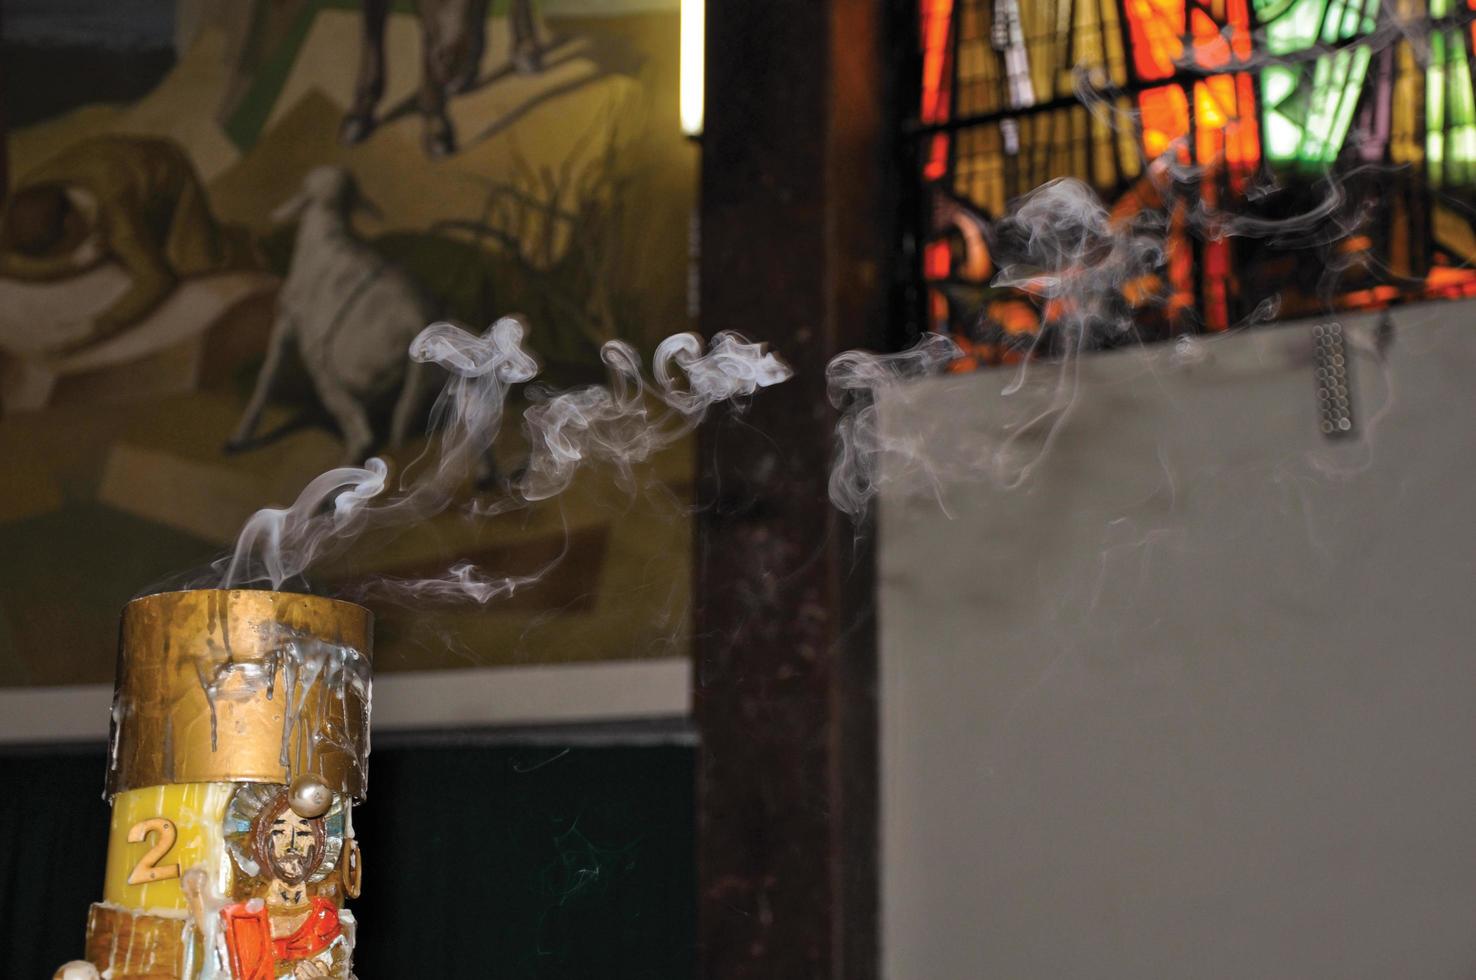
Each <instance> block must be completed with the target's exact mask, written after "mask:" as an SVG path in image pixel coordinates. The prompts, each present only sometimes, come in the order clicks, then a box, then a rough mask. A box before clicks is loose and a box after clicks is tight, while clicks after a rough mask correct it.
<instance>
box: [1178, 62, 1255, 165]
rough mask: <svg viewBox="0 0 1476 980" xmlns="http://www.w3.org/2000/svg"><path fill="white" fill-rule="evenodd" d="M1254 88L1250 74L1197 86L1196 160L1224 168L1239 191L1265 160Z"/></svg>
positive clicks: (1212, 79)
mask: <svg viewBox="0 0 1476 980" xmlns="http://www.w3.org/2000/svg"><path fill="white" fill-rule="evenodd" d="M1254 85H1255V83H1254V82H1253V81H1252V79H1251V76H1250V75H1249V74H1248V73H1241V74H1238V75H1214V76H1212V77H1210V78H1206V79H1204V80H1203V81H1199V82H1195V83H1194V134H1195V147H1194V151H1195V160H1196V161H1197V162H1198V163H1199V164H1200V165H1201V166H1205V167H1221V166H1223V167H1224V169H1225V171H1226V173H1227V175H1228V177H1229V179H1230V186H1231V187H1232V188H1233V189H1234V190H1236V191H1239V190H1241V189H1242V187H1243V186H1244V184H1245V180H1246V178H1247V177H1248V176H1249V175H1250V173H1251V171H1252V170H1254V169H1255V167H1256V164H1258V163H1259V162H1260V160H1261V136H1260V129H1259V127H1258V124H1257V123H1256V102H1255V87H1254Z"/></svg>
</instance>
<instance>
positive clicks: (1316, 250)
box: [830, 15, 1458, 518]
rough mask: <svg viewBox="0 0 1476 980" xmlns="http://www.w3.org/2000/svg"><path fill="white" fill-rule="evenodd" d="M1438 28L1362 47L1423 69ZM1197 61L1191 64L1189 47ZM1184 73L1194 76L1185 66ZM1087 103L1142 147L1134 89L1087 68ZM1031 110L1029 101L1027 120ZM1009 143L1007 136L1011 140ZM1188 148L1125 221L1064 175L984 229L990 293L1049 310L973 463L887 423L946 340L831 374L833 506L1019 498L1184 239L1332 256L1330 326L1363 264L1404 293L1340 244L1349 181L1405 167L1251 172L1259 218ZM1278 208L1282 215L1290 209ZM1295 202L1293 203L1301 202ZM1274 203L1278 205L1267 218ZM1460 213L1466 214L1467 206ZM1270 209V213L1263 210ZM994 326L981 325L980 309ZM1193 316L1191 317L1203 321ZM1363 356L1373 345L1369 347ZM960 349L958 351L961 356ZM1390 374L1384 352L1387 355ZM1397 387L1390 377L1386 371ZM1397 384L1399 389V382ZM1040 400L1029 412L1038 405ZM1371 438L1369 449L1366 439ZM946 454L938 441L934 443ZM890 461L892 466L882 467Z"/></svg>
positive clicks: (952, 448) (1383, 271) (1388, 36)
mask: <svg viewBox="0 0 1476 980" xmlns="http://www.w3.org/2000/svg"><path fill="white" fill-rule="evenodd" d="M1429 32H1430V24H1429V22H1428V21H1427V20H1426V19H1424V18H1422V17H1415V18H1408V17H1406V18H1402V19H1401V18H1400V17H1398V16H1392V15H1390V16H1385V17H1381V18H1380V20H1379V22H1378V24H1377V26H1376V27H1375V28H1374V29H1373V30H1371V31H1369V32H1366V33H1363V34H1360V35H1359V36H1358V43H1359V45H1360V46H1365V47H1368V48H1370V49H1372V50H1374V51H1379V50H1382V49H1384V48H1388V47H1390V46H1392V45H1394V44H1396V43H1399V42H1408V43H1409V44H1410V46H1411V51H1412V52H1413V54H1414V56H1415V58H1416V59H1417V60H1418V61H1419V62H1420V63H1426V62H1427V60H1428V58H1429V53H1430V45H1429ZM1254 49H1255V50H1256V51H1257V52H1258V53H1257V54H1256V55H1255V56H1254V58H1253V59H1251V60H1249V61H1245V62H1244V63H1243V64H1241V65H1239V66H1238V67H1237V69H1236V70H1237V71H1239V70H1248V69H1253V68H1262V67H1265V66H1267V65H1269V64H1273V63H1275V64H1299V65H1303V66H1310V65H1311V64H1312V63H1314V62H1315V61H1316V59H1318V58H1322V57H1329V56H1334V55H1337V54H1338V53H1339V50H1340V49H1339V47H1338V46H1337V45H1330V44H1320V43H1319V44H1316V45H1312V46H1311V47H1309V48H1307V49H1306V50H1304V51H1301V52H1299V53H1298V54H1297V55H1296V56H1295V57H1291V58H1287V57H1277V56H1272V55H1270V54H1267V52H1268V50H1270V49H1269V48H1268V46H1267V45H1266V44H1265V43H1264V38H1262V39H1260V41H1259V42H1258V43H1257V44H1256V45H1255V48H1254ZM1185 58H1186V59H1188V58H1191V55H1190V53H1189V52H1188V50H1187V46H1186V53H1185ZM1182 66H1183V67H1184V68H1186V69H1188V70H1195V69H1196V67H1197V66H1196V65H1194V64H1193V63H1192V62H1191V61H1188V60H1186V61H1184V62H1183V63H1182ZM1073 81H1074V89H1075V94H1076V97H1077V99H1078V100H1079V101H1080V102H1081V104H1082V105H1083V106H1084V107H1085V108H1086V109H1087V110H1088V112H1090V113H1091V114H1092V115H1093V116H1094V117H1095V118H1096V119H1098V120H1100V121H1103V122H1105V123H1106V124H1107V125H1108V126H1109V127H1110V128H1111V129H1112V130H1114V131H1116V132H1123V133H1125V134H1126V135H1129V136H1130V138H1131V141H1132V143H1133V144H1135V145H1136V144H1137V143H1138V142H1139V139H1140V135H1139V134H1140V120H1139V118H1138V114H1137V112H1135V111H1132V110H1129V109H1125V108H1124V107H1123V100H1122V98H1121V96H1122V93H1120V92H1118V91H1117V90H1116V89H1114V88H1113V87H1112V86H1111V85H1110V84H1108V83H1106V81H1105V79H1104V78H1103V77H1102V75H1101V72H1100V71H1094V70H1088V69H1085V68H1082V67H1080V66H1078V68H1077V69H1076V70H1075V72H1074V79H1073ZM1030 104H1031V103H1030V102H1028V101H1027V102H1020V103H1017V107H1019V108H1021V109H1022V111H1023V110H1026V109H1028V107H1029V105H1030ZM1007 142H1008V140H1007ZM1187 149H1188V147H1186V146H1184V145H1183V142H1182V141H1179V142H1176V143H1174V144H1172V145H1170V146H1169V147H1167V149H1166V150H1165V151H1164V152H1163V153H1162V154H1161V155H1160V156H1158V157H1157V158H1154V159H1146V158H1145V159H1143V160H1142V161H1141V163H1142V172H1143V177H1142V179H1141V180H1140V181H1139V183H1138V185H1137V186H1136V187H1135V188H1133V189H1132V191H1131V192H1130V194H1132V195H1133V196H1134V197H1136V199H1137V204H1138V205H1139V206H1138V207H1137V208H1136V209H1135V210H1133V211H1132V212H1131V213H1128V212H1126V211H1124V212H1123V213H1121V214H1118V213H1114V211H1112V210H1109V208H1108V207H1107V206H1106V205H1105V204H1104V203H1103V202H1102V201H1101V199H1100V198H1099V197H1098V196H1097V194H1096V193H1095V192H1094V191H1093V190H1092V189H1091V188H1090V187H1089V186H1088V185H1086V184H1085V183H1083V182H1081V181H1079V180H1076V179H1073V178H1063V179H1057V180H1053V181H1050V182H1048V183H1046V184H1043V185H1041V186H1040V187H1037V188H1035V189H1034V190H1032V191H1030V192H1028V193H1026V194H1024V195H1023V196H1021V197H1020V198H1018V199H1017V200H1015V201H1013V202H1011V204H1010V206H1009V209H1008V213H1006V214H1005V215H1003V216H1001V217H1000V218H999V219H998V220H995V221H988V220H986V219H983V218H982V217H981V218H980V224H981V225H982V226H984V227H983V233H982V234H981V235H980V236H977V237H978V238H979V240H980V241H981V242H984V243H985V245H984V246H983V247H986V248H987V249H988V250H989V252H990V253H992V254H990V255H989V256H987V261H984V262H977V261H975V262H974V263H973V264H975V265H980V266H982V267H986V268H987V267H988V266H989V265H991V264H992V265H993V267H994V268H995V269H996V270H997V271H996V273H995V274H994V276H993V278H992V280H991V281H990V282H989V286H990V287H992V290H991V294H993V292H992V291H994V290H1000V289H1010V290H1013V291H1015V293H1016V295H1023V296H1028V297H1029V298H1030V302H1031V303H1032V305H1033V306H1034V307H1035V309H1036V310H1037V311H1038V313H1039V314H1040V329H1039V330H1038V331H1037V332H1035V333H1034V334H1033V335H1032V336H1029V337H1026V338H1021V337H1018V336H1012V337H1010V338H1009V341H1010V342H1011V343H1012V344H1013V345H1014V346H1013V347H1012V348H1011V349H1012V350H1013V351H1014V352H1015V353H1016V354H1018V355H1019V356H1018V358H1017V359H1016V360H1017V366H1016V367H1015V369H1014V371H1013V372H1012V373H1011V374H1009V375H1007V376H1006V377H1005V380H1004V381H1003V382H1002V392H1003V394H1005V395H1006V396H1010V397H1013V398H1017V399H1019V400H1020V401H1021V404H1020V405H1019V407H1020V410H1021V411H1020V413H1019V414H1018V415H1016V416H1013V417H1011V418H1010V419H1009V420H1008V421H1005V422H1002V423H1001V424H1000V426H999V427H998V431H997V432H996V438H994V439H993V440H991V441H990V445H987V446H978V447H975V449H976V451H975V452H974V453H973V454H972V455H971V456H966V457H964V458H960V456H959V454H958V446H957V444H956V441H955V440H953V439H952V438H948V437H947V434H941V433H940V434H935V435H940V436H941V438H939V439H937V440H934V439H931V438H930V436H929V434H928V433H924V432H905V433H904V432H894V431H888V430H887V428H886V426H885V425H884V424H883V420H882V419H880V418H879V414H878V409H877V400H878V396H880V395H881V394H882V392H883V391H892V392H894V393H895V392H897V391H899V390H902V389H904V388H905V385H906V384H907V383H908V382H911V381H913V380H916V379H917V378H920V377H923V376H927V375H931V374H938V373H941V372H942V371H944V370H946V369H947V367H948V365H949V363H950V361H951V360H952V357H951V356H950V352H949V349H948V346H947V342H946V341H944V340H943V339H942V338H940V337H938V336H936V335H926V336H924V337H923V338H922V339H921V340H920V341H919V342H918V343H917V344H916V345H915V346H914V347H913V348H912V349H911V350H909V351H905V352H903V353H901V354H887V355H877V354H870V353H866V352H856V351H848V352H846V353H844V354H841V355H840V356H838V357H837V358H835V360H834V361H833V362H832V364H831V368H830V378H831V392H832V401H834V402H835V403H836V405H837V407H838V408H841V410H842V417H841V420H840V422H839V424H838V426H837V434H836V435H837V447H836V451H835V456H834V459H835V465H834V469H833V471H832V475H831V481H830V496H831V500H832V502H833V503H834V504H835V506H836V507H837V508H839V509H840V510H842V511H844V512H845V513H847V514H849V515H851V516H852V517H853V518H860V517H861V516H863V515H864V514H865V513H866V511H867V509H868V507H869V505H870V501H871V500H872V499H873V498H874V497H875V495H876V493H877V492H878V490H879V488H880V481H881V479H882V474H883V472H884V470H885V472H888V473H891V474H894V475H895V476H896V477H897V478H898V479H901V480H904V481H906V482H908V483H912V484H915V485H921V486H923V487H931V488H933V489H934V490H935V491H936V488H937V485H938V482H939V479H940V478H941V477H942V476H944V475H947V476H949V477H950V478H952V479H962V480H964V481H966V482H967V481H969V480H987V481H990V482H994V483H997V484H999V485H1001V486H1004V487H1016V486H1020V485H1021V484H1023V483H1024V482H1026V481H1027V480H1028V479H1029V478H1030V476H1031V474H1032V473H1033V472H1034V471H1035V469H1036V467H1037V466H1038V465H1039V463H1040V462H1041V460H1043V459H1044V458H1045V457H1046V456H1047V455H1048V454H1049V453H1050V451H1051V449H1052V447H1053V446H1054V444H1055V442H1056V440H1057V437H1058V436H1059V434H1060V432H1061V430H1062V427H1063V426H1064V424H1065V423H1066V422H1067V421H1068V420H1069V418H1070V416H1071V413H1072V409H1073V407H1074V406H1075V404H1076V401H1077V386H1078V382H1079V377H1078V360H1079V358H1080V357H1081V355H1083V354H1084V353H1086V352H1088V351H1091V350H1095V349H1101V348H1107V347H1117V346H1122V345H1125V344H1130V343H1138V342H1141V339H1142V338H1141V337H1140V336H1139V334H1138V322H1139V317H1140V315H1141V314H1142V313H1144V312H1147V311H1148V310H1150V309H1151V308H1152V307H1154V306H1155V305H1162V300H1163V299H1164V296H1163V293H1162V291H1161V289H1160V292H1159V294H1158V295H1157V296H1150V297H1147V298H1146V299H1145V297H1144V296H1143V292H1144V290H1143V288H1142V287H1143V285H1144V284H1149V285H1150V286H1151V284H1154V283H1157V284H1159V286H1160V287H1161V286H1162V283H1163V273H1164V271H1165V266H1166V263H1167V261H1168V259H1169V253H1168V248H1167V242H1168V239H1169V235H1170V234H1171V233H1173V232H1175V231H1176V230H1177V231H1181V232H1182V233H1183V234H1184V235H1185V236H1192V237H1195V238H1197V239H1199V240H1201V241H1206V242H1215V241H1221V240H1224V239H1229V238H1252V239H1258V240H1261V241H1263V242H1265V243H1266V244H1267V245H1269V246H1271V247H1273V248H1276V249H1281V250H1287V251H1291V250H1305V251H1306V252H1308V253H1310V254H1314V255H1316V256H1317V257H1318V259H1319V261H1318V263H1317V264H1316V265H1317V271H1316V273H1315V282H1314V283H1312V284H1311V286H1312V289H1311V290H1310V291H1311V292H1312V293H1313V295H1315V296H1316V297H1317V298H1318V300H1319V301H1320V304H1321V308H1322V309H1323V310H1324V311H1325V313H1327V314H1328V315H1329V316H1331V315H1333V312H1334V310H1335V308H1336V306H1335V296H1336V293H1337V292H1338V288H1339V284H1340V283H1341V282H1342V281H1343V280H1344V279H1345V277H1346V274H1347V273H1348V272H1350V271H1351V270H1354V269H1355V268H1356V267H1362V268H1368V269H1372V270H1373V271H1375V272H1376V273H1378V274H1379V275H1380V276H1382V277H1383V279H1384V281H1397V280H1398V279H1399V277H1398V276H1397V275H1396V274H1395V273H1394V270H1392V269H1390V268H1388V267H1387V266H1383V265H1380V263H1379V260H1378V259H1377V257H1375V256H1374V255H1372V254H1371V253H1369V252H1367V251H1362V252H1360V251H1357V250H1353V249H1340V248H1339V247H1338V246H1339V245H1340V244H1341V243H1343V242H1345V241H1347V240H1348V239H1350V238H1352V237H1353V236H1355V235H1359V234H1366V233H1368V230H1369V225H1370V220H1371V215H1372V214H1373V206H1374V202H1373V201H1371V200H1370V199H1368V198H1367V197H1366V196H1360V195H1358V194H1354V193H1350V192H1349V191H1348V190H1347V187H1346V185H1347V183H1348V182H1349V181H1354V180H1357V181H1362V182H1364V183H1367V184H1370V185H1372V186H1377V185H1378V183H1379V181H1380V180H1381V179H1383V178H1386V177H1388V176H1389V175H1390V174H1391V173H1392V172H1393V171H1395V170H1398V169H1400V168H1398V167H1392V166H1389V165H1385V164H1379V163H1372V162H1368V161H1361V162H1354V163H1353V164H1352V165H1344V166H1341V167H1338V168H1331V167H1330V168H1328V169H1326V170H1325V171H1324V172H1323V173H1322V174H1321V175H1320V176H1319V178H1318V179H1317V180H1316V181H1315V182H1313V183H1312V184H1311V186H1309V187H1306V188H1304V189H1303V190H1302V192H1300V193H1299V194H1298V195H1297V196H1296V203H1295V204H1290V202H1289V201H1286V198H1285V195H1284V194H1283V193H1282V192H1283V191H1285V190H1286V188H1283V187H1282V186H1280V185H1279V184H1278V183H1277V182H1276V180H1275V178H1274V177H1273V176H1272V175H1271V174H1270V173H1269V172H1265V171H1263V172H1259V173H1256V174H1253V175H1250V176H1249V178H1248V179H1247V181H1246V186H1245V187H1244V199H1245V200H1246V201H1247V202H1249V203H1250V204H1252V205H1254V207H1253V208H1248V209H1246V210H1244V211H1236V210H1230V209H1227V208H1224V207H1221V206H1218V205H1217V204H1215V203H1214V202H1213V201H1212V200H1211V199H1210V198H1209V197H1208V196H1206V195H1204V194H1201V193H1200V188H1201V187H1202V186H1203V184H1204V183H1205V182H1206V181H1210V180H1214V179H1215V178H1216V176H1217V174H1219V173H1220V172H1221V170H1222V168H1223V166H1224V164H1225V162H1224V161H1223V160H1201V161H1199V162H1198V163H1195V164H1190V163H1188V162H1186V161H1187V160H1188V159H1189V154H1188V153H1187V152H1186V151H1187ZM1273 202H1277V203H1281V202H1285V203H1282V207H1281V208H1280V211H1279V213H1278V212H1276V211H1275V210H1274V208H1275V204H1274V203H1273ZM1288 204H1290V206H1288ZM1263 205H1271V210H1272V213H1269V214H1268V213H1266V212H1267V210H1268V209H1267V208H1266V207H1264V206H1263ZM1451 206H1452V207H1458V204H1457V203H1454V202H1453V203H1452V204H1451ZM1258 212H1259V213H1258ZM1279 312H1280V309H1279V298H1278V297H1275V296H1272V297H1270V298H1267V299H1264V300H1262V301H1260V302H1259V303H1258V304H1257V305H1256V306H1255V308H1254V309H1253V310H1252V311H1251V313H1250V314H1249V315H1248V316H1246V317H1245V319H1244V320H1243V321H1241V322H1240V323H1237V324H1231V325H1230V326H1231V328H1232V329H1234V328H1238V327H1244V326H1250V325H1254V324H1257V323H1261V322H1265V321H1267V320H1271V319H1274V318H1275V317H1276V316H1277V315H1278V314H1279ZM981 316H982V313H981ZM1191 316H1192V313H1191ZM1363 346H1365V347H1367V346H1368V345H1367V344H1364V345H1363ZM1202 348H1203V344H1202V343H1200V342H1198V341H1194V340H1193V339H1191V338H1189V337H1188V336H1187V335H1181V336H1180V337H1179V338H1178V353H1179V354H1182V355H1183V356H1182V357H1176V358H1175V359H1173V360H1172V361H1171V363H1179V362H1182V361H1183V360H1184V359H1185V358H1192V357H1199V356H1202V355H1203V351H1202ZM955 353H956V352H955ZM1378 360H1379V361H1380V367H1381V370H1383V364H1382V353H1381V352H1379V353H1378ZM1038 372H1049V373H1051V374H1053V375H1054V377H1053V378H1052V379H1051V380H1050V382H1049V383H1047V384H1030V385H1027V384H1026V382H1027V379H1029V380H1036V379H1033V378H1031V375H1033V374H1035V373H1038ZM1384 373H1385V374H1386V375H1387V371H1384ZM1385 380H1386V382H1387V380H1388V379H1387V377H1386V379H1385ZM1385 390H1386V392H1387V395H1388V398H1387V399H1386V401H1385V403H1384V404H1383V405H1382V406H1380V407H1378V408H1377V409H1376V410H1375V411H1374V412H1373V413H1372V415H1371V416H1370V420H1369V423H1368V425H1367V426H1366V427H1365V435H1368V436H1371V434H1372V431H1373V428H1374V426H1376V425H1377V423H1378V422H1379V421H1380V420H1381V419H1382V418H1383V417H1384V415H1385V414H1386V413H1387V412H1388V410H1389V407H1390V401H1389V400H1388V399H1392V388H1391V387H1388V385H1387V384H1386V386H1385ZM1026 401H1028V402H1029V404H1028V405H1026V404H1023V403H1024V402H1026ZM1365 441H1366V440H1365ZM934 442H936V443H937V445H934ZM884 463H885V467H884V466H883V464H884Z"/></svg>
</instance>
